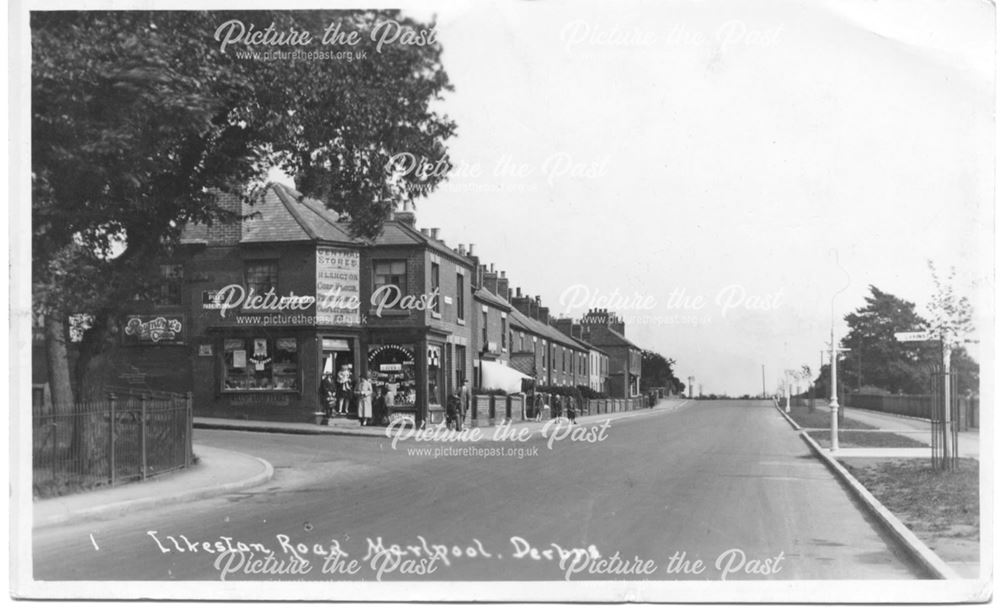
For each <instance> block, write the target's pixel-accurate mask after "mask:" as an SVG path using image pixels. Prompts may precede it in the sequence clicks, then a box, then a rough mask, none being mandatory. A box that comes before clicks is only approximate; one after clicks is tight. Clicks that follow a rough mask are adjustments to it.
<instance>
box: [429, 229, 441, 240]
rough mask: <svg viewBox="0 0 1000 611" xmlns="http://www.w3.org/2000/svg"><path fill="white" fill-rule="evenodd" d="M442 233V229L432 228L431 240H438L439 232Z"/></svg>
mask: <svg viewBox="0 0 1000 611" xmlns="http://www.w3.org/2000/svg"><path fill="white" fill-rule="evenodd" d="M439 231H441V228H440V227H431V238H433V239H435V240H436V239H438V232H439Z"/></svg>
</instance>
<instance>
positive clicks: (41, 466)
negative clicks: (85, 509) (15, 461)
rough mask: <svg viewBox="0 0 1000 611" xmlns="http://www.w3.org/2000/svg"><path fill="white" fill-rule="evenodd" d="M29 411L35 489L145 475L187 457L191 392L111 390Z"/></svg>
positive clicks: (44, 491) (51, 492) (41, 492)
mask: <svg viewBox="0 0 1000 611" xmlns="http://www.w3.org/2000/svg"><path fill="white" fill-rule="evenodd" d="M33 412H34V413H33V414H32V474H33V478H32V479H33V484H34V494H35V496H36V497H49V496H58V495H61V494H67V493H71V492H75V491H78V490H84V489H89V488H94V487H97V486H114V485H117V484H120V483H123V482H128V481H133V480H137V479H146V478H147V477H153V476H155V475H160V474H162V473H167V472H169V471H174V470H176V469H181V468H184V467H188V466H190V465H191V463H192V459H193V454H192V446H191V443H192V442H191V439H192V412H191V394H190V393H188V394H186V395H181V394H176V393H160V392H143V393H141V394H139V393H134V392H128V391H125V392H118V393H116V392H110V393H108V394H107V396H106V398H104V399H102V400H98V401H88V402H83V403H76V404H74V405H72V406H60V405H52V404H44V405H37V406H35V407H34V408H33Z"/></svg>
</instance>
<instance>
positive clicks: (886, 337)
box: [816, 286, 979, 397]
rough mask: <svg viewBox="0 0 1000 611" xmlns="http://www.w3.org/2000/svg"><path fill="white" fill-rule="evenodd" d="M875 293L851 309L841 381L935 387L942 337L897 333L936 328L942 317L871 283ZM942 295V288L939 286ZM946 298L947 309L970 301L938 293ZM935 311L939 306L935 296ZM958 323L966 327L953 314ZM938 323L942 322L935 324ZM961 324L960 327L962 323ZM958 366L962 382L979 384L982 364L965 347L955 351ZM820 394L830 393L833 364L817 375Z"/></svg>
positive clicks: (901, 388)
mask: <svg viewBox="0 0 1000 611" xmlns="http://www.w3.org/2000/svg"><path fill="white" fill-rule="evenodd" d="M869 291H870V295H868V296H867V297H865V303H864V305H863V306H861V307H860V308H858V309H857V310H855V311H854V312H851V313H849V314H847V315H846V316H845V317H844V320H845V321H846V322H847V326H848V333H847V334H846V335H845V336H844V338H843V340H842V342H841V345H842V346H843V347H844V348H847V349H848V351H845V352H841V353H840V356H839V360H838V365H837V383H838V386H839V387H840V388H841V389H842V390H844V389H846V390H851V391H857V390H859V389H863V390H864V389H872V390H876V389H878V390H882V391H886V392H890V393H893V394H895V393H903V394H926V393H928V392H929V391H930V384H931V383H930V376H931V374H932V370H933V368H934V367H935V366H936V365H938V364H940V361H941V347H940V344H939V343H937V342H933V341H931V342H912V343H910V342H906V343H904V342H899V341H897V340H896V338H895V334H896V333H899V332H904V331H921V330H935V329H938V328H940V325H941V324H942V323H940V322H939V323H932V322H929V321H928V320H926V319H925V318H923V317H922V316H920V315H919V314H918V313H917V311H916V305H915V304H914V303H912V302H910V301H906V300H905V299H901V298H899V297H897V296H895V295H892V294H891V293H887V292H885V291H882V290H880V289H878V288H877V287H875V286H869ZM939 295H940V290H939ZM936 299H939V300H940V301H941V302H942V303H943V304H950V305H942V306H940V308H941V309H942V310H943V311H951V310H950V308H951V307H952V306H953V305H954V306H956V307H958V305H960V304H962V303H964V304H965V306H964V307H967V302H965V301H964V300H960V299H955V298H954V297H953V296H952V297H949V298H940V297H938V298H936ZM931 309H932V311H933V309H934V306H933V302H932V307H931ZM950 320H952V321H953V322H951V323H944V324H954V325H957V327H961V328H963V329H967V328H968V325H967V324H965V323H964V322H963V320H965V319H964V318H963V317H962V316H958V317H955V318H952V319H950ZM935 324H937V325H939V326H935ZM957 327H956V328H957ZM952 364H953V368H954V369H955V370H956V371H958V373H959V388H960V389H962V390H965V389H977V388H978V385H979V373H978V372H979V367H978V365H976V364H975V362H974V361H972V359H971V358H969V355H968V353H967V352H966V351H965V350H964V349H957V350H955V351H954V352H953V354H952ZM816 390H817V393H818V394H819V395H820V396H825V397H828V396H830V367H829V365H828V364H826V365H823V367H822V368H821V370H820V372H819V377H818V378H817V380H816Z"/></svg>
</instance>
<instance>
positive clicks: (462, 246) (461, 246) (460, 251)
mask: <svg viewBox="0 0 1000 611" xmlns="http://www.w3.org/2000/svg"><path fill="white" fill-rule="evenodd" d="M458 254H460V255H462V256H463V257H464V256H465V244H459V245H458Z"/></svg>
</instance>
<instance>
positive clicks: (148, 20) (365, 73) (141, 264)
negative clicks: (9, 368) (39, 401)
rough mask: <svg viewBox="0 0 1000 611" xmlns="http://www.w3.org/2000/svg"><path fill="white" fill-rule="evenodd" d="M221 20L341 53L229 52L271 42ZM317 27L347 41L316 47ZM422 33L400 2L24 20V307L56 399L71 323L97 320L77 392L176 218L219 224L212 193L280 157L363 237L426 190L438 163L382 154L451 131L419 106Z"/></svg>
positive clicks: (445, 85) (430, 39) (429, 147)
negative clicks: (88, 317)
mask: <svg viewBox="0 0 1000 611" xmlns="http://www.w3.org/2000/svg"><path fill="white" fill-rule="evenodd" d="M232 20H235V21H236V22H239V23H240V25H241V26H242V27H244V28H246V29H247V31H249V29H250V28H251V27H253V28H256V29H258V30H264V29H265V28H268V26H270V25H272V24H273V26H272V29H273V31H275V32H279V33H281V32H290V31H291V30H292V29H294V30H296V31H299V32H302V31H309V32H311V33H312V37H313V39H314V42H313V43H312V44H311V45H309V46H304V47H303V46H299V47H294V48H288V47H285V48H282V49H280V50H282V51H300V52H310V51H311V52H315V53H337V52H345V51H350V52H351V53H352V55H351V56H349V57H348V56H347V55H343V56H341V59H339V60H338V59H333V58H330V59H316V58H315V56H314V58H313V59H311V60H310V59H291V58H287V57H286V58H284V59H282V58H278V59H272V60H267V59H264V58H263V57H257V58H248V57H241V56H240V55H239V54H238V53H237V51H241V50H242V51H254V50H256V51H267V50H272V49H271V48H262V47H260V46H258V47H251V46H248V45H242V44H233V45H230V46H229V47H228V48H226V49H225V50H224V51H223V49H222V48H221V46H220V44H219V41H218V40H216V38H215V37H216V34H217V31H218V30H219V28H220V26H222V25H223V24H224V23H225V22H231V21H232ZM331 27H338V31H339V32H342V33H343V34H342V36H343V37H347V36H350V33H351V32H357V35H355V37H354V40H355V41H356V42H355V43H354V44H341V45H337V46H330V45H322V44H320V40H321V38H322V35H323V33H324V31H326V30H327V28H331ZM404 31H405V32H408V33H409V34H410V35H406V36H402V35H400V34H399V33H400V32H404ZM432 31H433V24H432V23H431V24H425V23H422V22H418V21H416V20H413V19H411V18H407V17H405V16H403V15H401V14H399V13H398V12H396V11H349V12H341V11H336V12H335V11H301V12H274V11H269V12H224V13H220V12H196V11H185V12H181V11H162V12H144V11H130V12H103V11H90V12H83V11H80V12H35V13H32V17H31V40H32V82H31V88H32V159H31V163H32V222H33V240H32V273H33V278H32V280H33V300H34V307H35V309H36V311H37V312H39V313H42V314H44V315H45V320H46V323H45V337H46V348H47V355H48V359H49V363H48V364H49V372H50V381H51V383H52V394H53V401H54V403H57V404H60V405H69V404H72V403H73V391H72V388H71V384H70V382H71V374H70V372H69V367H68V364H67V358H66V341H67V316H68V315H69V314H72V313H74V312H88V313H90V314H92V315H93V322H92V325H91V327H90V329H88V330H87V331H86V332H85V333H84V335H83V341H82V342H81V344H80V349H79V353H80V355H79V359H78V367H77V371H76V372H75V381H76V383H77V384H76V385H77V387H78V388H77V390H78V391H79V390H81V388H79V387H80V386H82V384H83V380H84V378H85V374H86V372H87V363H88V362H89V360H90V358H91V357H92V356H93V355H95V354H96V353H98V352H100V351H101V350H102V349H104V347H106V346H107V345H108V342H109V338H110V337H112V336H113V335H114V330H115V329H114V327H115V325H116V324H117V323H116V321H117V319H118V317H119V316H120V315H121V314H122V313H123V312H122V309H121V308H122V307H127V306H126V305H125V304H127V303H129V301H130V300H131V299H133V298H134V297H136V296H140V297H141V296H143V295H145V294H146V293H147V292H148V290H149V286H148V283H149V281H150V280H151V279H152V278H155V274H152V273H150V272H151V269H152V266H153V265H155V262H156V261H157V260H158V259H160V257H162V256H163V255H164V254H166V253H168V252H169V251H170V249H171V248H172V247H173V245H175V244H176V241H177V238H178V236H179V233H180V230H181V228H182V227H183V226H184V224H186V223H189V222H205V223H212V222H218V221H222V220H228V219H229V218H230V217H229V216H228V215H229V214H231V213H227V212H226V211H224V210H221V209H220V208H219V207H217V206H216V205H215V200H214V195H213V194H214V193H216V192H218V191H226V192H233V193H239V194H240V195H242V196H244V197H245V198H246V199H248V200H250V199H252V198H253V196H254V193H253V191H252V189H250V188H249V187H250V186H251V185H254V184H259V183H260V181H261V179H262V178H263V177H264V176H265V175H266V173H267V171H268V170H269V169H270V168H271V167H280V168H282V169H284V170H285V171H286V172H288V173H289V174H290V175H292V176H293V177H294V178H295V179H296V186H297V188H298V189H299V191H301V192H302V193H303V194H304V195H306V196H313V197H318V198H320V199H322V200H323V201H326V202H328V205H330V206H331V207H333V208H335V209H337V210H339V211H340V212H343V213H346V214H348V215H349V216H350V219H351V228H352V231H354V232H355V233H356V234H357V235H363V236H373V235H376V234H377V233H378V232H379V230H380V228H381V225H382V222H383V221H384V219H385V218H386V217H387V216H388V214H389V213H390V212H391V210H392V208H393V206H395V205H398V204H399V203H401V202H404V201H411V202H412V201H413V200H414V199H415V198H417V197H420V196H421V195H425V194H427V193H429V192H430V191H431V190H433V188H434V187H435V186H436V185H437V184H438V183H439V182H440V181H441V180H443V178H444V176H445V172H444V171H442V172H431V173H426V172H425V173H420V172H412V171H400V168H399V167H398V165H393V164H392V163H391V162H392V160H393V158H394V156H395V155H397V154H399V153H406V154H408V155H411V156H412V157H413V158H415V159H421V158H423V159H428V160H432V161H433V160H440V159H446V150H445V144H444V143H445V141H446V140H447V139H448V138H449V137H451V136H452V135H453V134H454V131H455V125H454V123H453V122H452V121H451V120H450V119H448V117H446V116H444V115H442V114H441V113H440V112H439V111H438V110H436V109H435V108H434V107H433V105H434V103H435V101H436V100H438V99H439V98H440V97H441V95H442V94H443V93H444V92H445V91H447V90H449V89H450V85H449V81H448V77H447V75H446V73H445V71H444V69H443V67H442V65H441V61H440V56H441V47H440V45H439V44H438V43H437V42H436V40H435V38H434V36H433V35H430V36H428V35H427V33H428V32H432ZM393 34H395V37H394V39H392V35H393ZM341 40H344V38H342V39H341ZM387 40H388V42H386V41H387ZM404 41H406V42H407V44H403V42H404ZM443 166H444V167H445V169H447V167H448V164H447V163H446V162H445V163H444V164H443Z"/></svg>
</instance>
